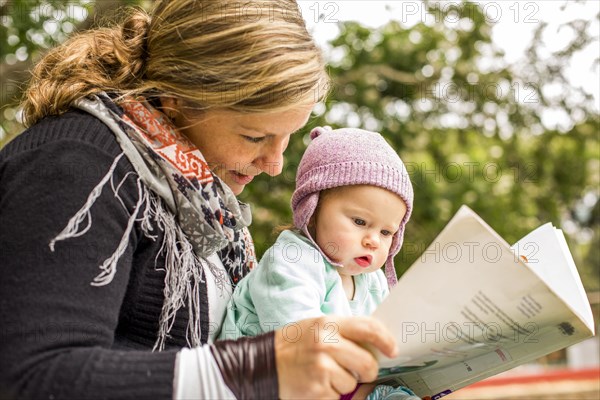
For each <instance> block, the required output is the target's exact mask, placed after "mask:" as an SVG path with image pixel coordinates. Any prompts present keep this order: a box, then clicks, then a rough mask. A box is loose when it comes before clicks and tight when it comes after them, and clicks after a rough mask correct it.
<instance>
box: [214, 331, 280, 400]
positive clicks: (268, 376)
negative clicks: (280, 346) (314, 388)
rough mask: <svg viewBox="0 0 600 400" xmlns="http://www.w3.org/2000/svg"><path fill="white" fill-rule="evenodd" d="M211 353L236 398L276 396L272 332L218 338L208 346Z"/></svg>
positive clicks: (245, 399) (248, 399)
mask: <svg viewBox="0 0 600 400" xmlns="http://www.w3.org/2000/svg"><path fill="white" fill-rule="evenodd" d="M211 352H212V355H213V357H214V358H215V361H216V363H217V365H218V366H219V369H220V370H221V375H223V380H224V381H225V384H226V385H227V386H228V387H229V389H230V390H231V391H232V392H233V394H234V395H235V397H236V398H238V399H240V400H250V399H277V398H278V395H279V382H278V380H277V367H276V365H275V333H274V332H269V333H265V334H263V335H260V336H255V337H243V338H240V339H238V340H222V341H218V342H215V343H214V344H213V345H212V346H211Z"/></svg>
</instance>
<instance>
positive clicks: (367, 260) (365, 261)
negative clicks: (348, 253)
mask: <svg viewBox="0 0 600 400" xmlns="http://www.w3.org/2000/svg"><path fill="white" fill-rule="evenodd" d="M354 262H356V263H357V264H358V266H360V267H362V268H367V267H368V266H370V265H371V256H362V257H356V258H355V259H354Z"/></svg>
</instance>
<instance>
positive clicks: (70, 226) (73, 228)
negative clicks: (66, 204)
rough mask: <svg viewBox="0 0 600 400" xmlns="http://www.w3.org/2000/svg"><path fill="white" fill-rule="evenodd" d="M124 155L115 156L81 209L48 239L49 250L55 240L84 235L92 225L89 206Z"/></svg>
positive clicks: (51, 248)
mask: <svg viewBox="0 0 600 400" xmlns="http://www.w3.org/2000/svg"><path fill="white" fill-rule="evenodd" d="M124 155H125V153H121V154H120V155H118V156H117V157H116V158H115V160H114V161H113V163H112V165H111V166H110V169H109V170H108V172H107V173H106V175H104V178H102V180H101V181H100V183H98V184H97V185H96V187H95V188H94V190H92V192H91V193H90V194H89V196H88V198H87V201H86V202H85V204H84V205H83V207H81V209H80V210H79V211H77V213H76V214H75V215H74V216H73V217H71V219H70V220H69V222H68V223H67V226H66V227H65V228H64V229H63V230H62V232H60V233H59V234H58V235H57V236H56V237H55V238H54V239H52V240H51V241H50V245H49V246H50V251H51V252H53V253H54V247H55V245H56V242H59V241H61V240H66V239H70V238H74V237H78V236H81V235H84V234H85V233H86V232H87V231H88V230H89V229H90V227H91V226H92V215H91V213H90V208H92V205H94V202H95V201H96V199H97V198H98V197H100V194H101V193H102V189H103V188H104V185H105V184H106V182H107V181H108V180H109V179H111V177H112V176H113V172H114V171H115V168H117V164H118V163H119V160H120V159H121V157H123V156H124ZM86 219H87V221H88V223H87V226H86V227H85V228H83V230H81V231H80V230H79V225H80V224H81V223H82V222H83V221H84V220H86Z"/></svg>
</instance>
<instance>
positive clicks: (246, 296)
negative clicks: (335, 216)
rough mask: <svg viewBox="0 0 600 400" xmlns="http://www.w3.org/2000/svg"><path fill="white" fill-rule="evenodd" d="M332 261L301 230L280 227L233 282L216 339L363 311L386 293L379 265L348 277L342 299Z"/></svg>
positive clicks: (373, 308)
mask: <svg viewBox="0 0 600 400" xmlns="http://www.w3.org/2000/svg"><path fill="white" fill-rule="evenodd" d="M336 268H337V267H334V266H332V265H331V264H330V263H329V262H327V261H326V260H325V258H324V257H323V255H322V254H321V253H320V252H319V250H318V249H317V248H316V247H314V246H313V245H312V243H311V242H310V241H309V240H308V239H307V238H305V237H304V236H302V235H299V234H297V233H295V232H292V231H283V232H282V233H281V234H280V235H279V237H278V238H277V241H276V242H275V244H274V245H273V246H272V247H270V248H269V249H268V250H267V251H266V252H265V254H264V256H263V258H262V259H261V260H260V263H259V264H258V266H257V267H256V268H254V269H253V270H252V271H251V272H250V273H249V274H248V275H247V276H246V277H245V278H244V279H242V280H241V281H240V282H239V284H238V285H237V287H236V288H235V290H234V292H233V295H232V298H231V301H230V303H229V305H228V307H227V312H226V315H225V320H224V322H223V325H222V328H221V334H220V339H236V338H238V337H241V336H255V335H258V334H260V333H264V332H267V331H271V330H275V329H278V328H281V327H283V326H284V325H286V324H289V323H293V322H296V321H300V320H303V319H306V318H311V317H318V316H321V315H326V314H335V315H342V316H350V315H369V314H371V313H372V312H373V311H374V310H375V308H376V307H377V305H378V304H380V303H381V301H382V300H383V299H384V298H385V296H387V294H388V292H389V291H388V286H387V281H386V279H385V275H384V274H383V272H382V271H381V270H377V271H375V272H371V273H367V274H361V275H356V276H355V277H354V285H355V292H354V299H352V300H348V299H347V298H346V294H345V292H344V288H343V287H342V280H341V278H340V275H339V274H338V272H337V270H336Z"/></svg>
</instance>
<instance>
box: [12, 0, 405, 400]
mask: <svg viewBox="0 0 600 400" xmlns="http://www.w3.org/2000/svg"><path fill="white" fill-rule="evenodd" d="M251 4H252V8H251V9H250V8H245V7H240V4H239V3H237V2H229V1H226V0H223V1H208V0H206V1H197V0H196V1H194V0H164V1H162V0H161V1H157V2H156V4H155V7H154V10H153V12H152V13H151V14H150V15H147V14H145V13H144V12H143V11H140V10H135V11H132V12H131V13H130V15H129V16H128V17H127V18H126V19H125V20H124V22H123V23H122V25H119V26H116V27H113V28H105V29H98V30H95V31H91V32H85V33H83V34H80V35H78V36H75V37H74V38H72V39H71V40H70V41H68V42H66V43H65V44H64V45H62V46H60V47H58V48H56V49H54V50H52V51H50V52H49V53H48V54H47V55H46V56H45V57H44V58H43V59H42V60H41V61H40V62H39V63H38V65H37V66H36V67H35V69H34V71H33V78H32V80H31V83H30V85H29V87H28V89H27V91H26V93H25V99H24V102H23V110H24V119H25V121H26V123H27V124H28V125H29V126H30V128H29V129H28V130H27V131H25V132H24V133H23V134H21V135H20V136H19V137H18V138H17V139H15V140H14V141H13V142H11V143H10V144H8V145H7V146H6V147H5V148H4V149H3V150H2V152H1V153H0V220H1V221H2V224H1V228H0V242H1V243H2V248H3V250H2V252H1V253H0V268H2V272H3V278H2V280H1V281H0V282H1V283H0V288H1V289H0V290H1V292H0V293H1V298H2V301H1V302H0V318H1V320H2V321H3V322H2V324H3V330H2V334H3V337H2V341H1V342H0V343H1V344H0V346H1V347H0V352H1V354H2V361H1V364H0V394H1V395H2V396H3V397H15V398H43V397H45V398H92V397H101V398H130V397H131V398H140V397H144V396H146V397H152V398H231V397H237V398H275V397H281V398H290V397H299V396H302V397H309V398H325V397H327V398H335V397H339V396H340V394H344V393H349V392H352V391H353V389H354V388H355V386H356V383H357V380H360V381H370V380H372V379H374V378H375V376H376V372H377V366H376V362H375V360H374V358H373V357H372V355H371V354H370V353H369V352H367V351H366V350H364V348H363V347H362V345H370V346H374V347H375V348H378V349H380V350H381V351H383V352H384V353H386V354H388V355H390V356H391V355H393V353H394V351H395V344H394V341H393V339H392V337H391V335H390V334H389V332H387V330H385V329H384V328H383V327H382V326H381V325H380V324H378V323H377V322H376V321H374V320H371V319H369V318H361V319H359V318H354V319H342V318H338V319H336V318H328V319H323V318H320V319H315V320H307V321H302V322H300V323H299V324H296V325H293V326H288V327H287V328H284V329H281V330H278V331H276V332H274V333H270V334H265V335H263V336H258V337H256V338H250V339H242V340H238V341H222V342H213V339H214V338H215V337H216V335H217V334H218V332H219V329H220V324H221V321H222V318H223V313H224V310H225V306H226V304H227V301H228V299H229V297H230V294H231V291H232V288H233V286H234V285H235V283H236V282H237V281H238V280H239V279H240V278H241V277H243V276H244V275H245V274H246V273H247V272H248V270H249V269H250V268H251V267H252V265H253V263H254V253H253V245H252V240H251V238H250V235H249V233H248V229H247V226H248V225H249V224H250V220H251V216H250V210H249V206H247V205H245V204H242V203H239V202H238V201H237V199H236V197H235V196H236V195H238V194H239V193H241V192H242V190H243V189H244V186H245V185H247V184H249V183H250V182H251V180H252V178H253V177H254V176H256V175H259V174H261V173H263V172H264V173H267V174H270V175H277V174H279V173H280V172H281V169H282V162H283V159H282V154H283V151H284V150H285V148H286V146H287V143H288V140H289V137H290V135H291V134H293V133H294V132H295V131H297V130H299V129H300V128H301V127H302V126H303V125H304V124H305V123H306V122H307V120H308V118H309V115H310V112H311V109H312V107H313V105H314V104H315V102H316V101H319V100H320V99H321V97H322V96H323V95H324V90H323V88H324V87H325V86H326V85H327V77H326V74H325V72H324V65H323V62H322V60H321V57H320V55H319V52H318V50H317V48H316V47H315V45H314V43H313V41H312V39H311V38H310V36H309V35H308V33H307V31H306V28H305V26H304V22H303V20H302V18H301V15H300V12H299V10H298V7H297V5H296V3H295V2H294V1H291V0H288V1H281V0H261V1H254V2H252V3H251Z"/></svg>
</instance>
